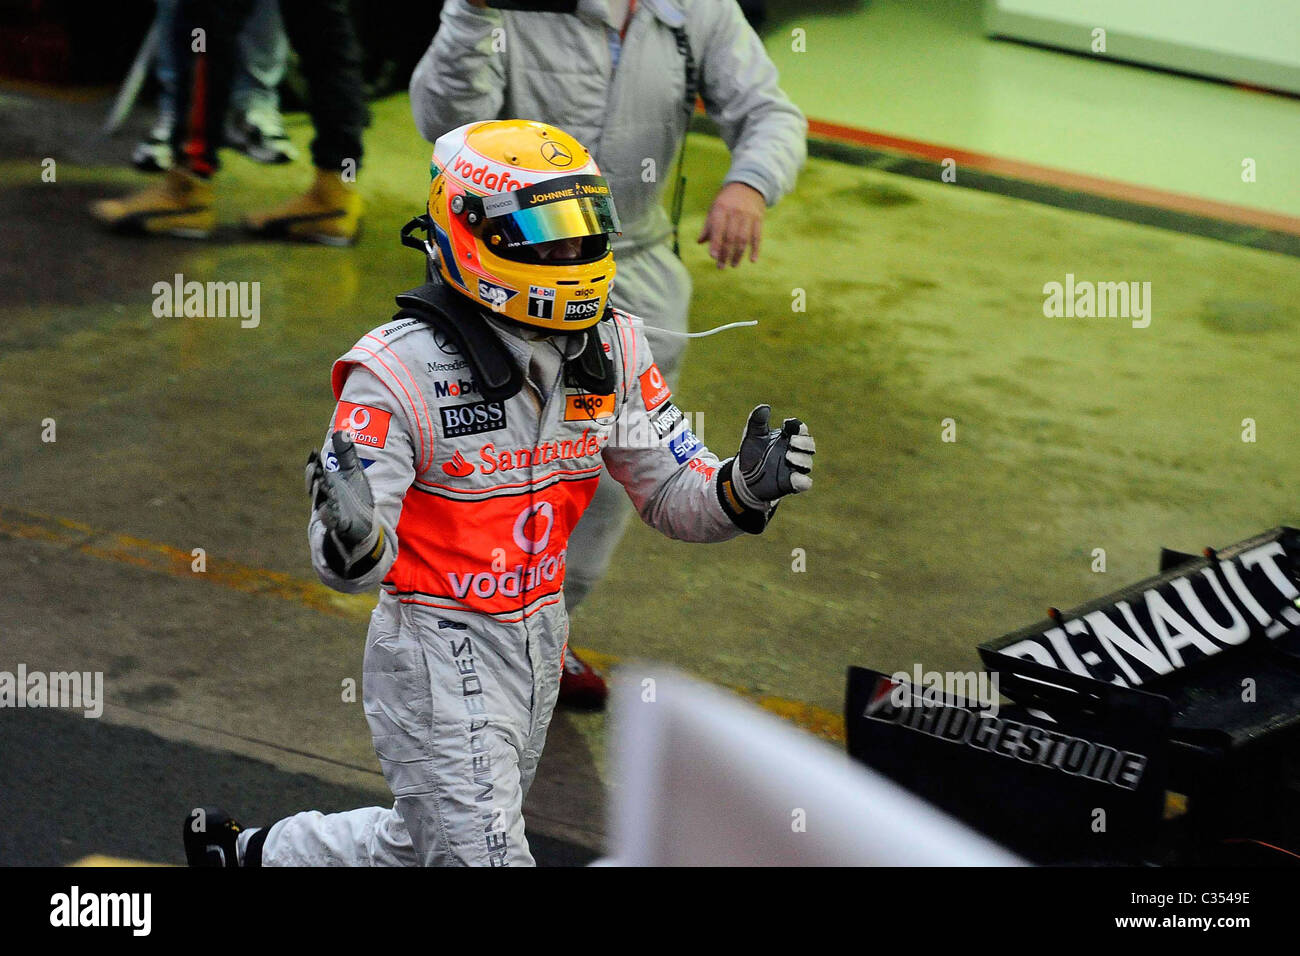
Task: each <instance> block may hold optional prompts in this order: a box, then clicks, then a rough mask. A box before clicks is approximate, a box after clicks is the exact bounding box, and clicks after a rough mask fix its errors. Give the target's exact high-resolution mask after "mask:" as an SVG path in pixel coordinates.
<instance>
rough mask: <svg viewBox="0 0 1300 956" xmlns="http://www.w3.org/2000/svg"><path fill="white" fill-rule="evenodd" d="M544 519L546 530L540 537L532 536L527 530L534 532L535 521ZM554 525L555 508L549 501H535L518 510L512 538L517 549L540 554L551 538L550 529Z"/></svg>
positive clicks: (525, 552)
mask: <svg viewBox="0 0 1300 956" xmlns="http://www.w3.org/2000/svg"><path fill="white" fill-rule="evenodd" d="M541 519H545V521H546V530H545V531H543V532H542V534H541V537H538V538H533V537H530V536H529V532H530V531H533V532H536V530H537V528H536V525H537V521H538V520H541ZM554 527H555V509H554V508H553V507H552V506H551V503H550V502H549V501H537V502H534V503H532V504H530V505H528V506H527V507H526V508H524V510H523V511H521V512H519V517H517V518H516V519H515V528H514V539H515V544H516V545H518V546H519V550H520V551H522V552H524V554H541V553H542V552H543V551H545V550H546V545H547V544H548V543H550V540H551V529H552V528H554Z"/></svg>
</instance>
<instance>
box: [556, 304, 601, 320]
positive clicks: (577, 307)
mask: <svg viewBox="0 0 1300 956" xmlns="http://www.w3.org/2000/svg"><path fill="white" fill-rule="evenodd" d="M599 313H600V300H599V299H591V300H590V301H587V302H570V303H569V304H568V305H566V306H565V307H564V320H565V321H566V322H577V321H581V320H583V319H594V318H595V317H596V316H597V315H598V314H599Z"/></svg>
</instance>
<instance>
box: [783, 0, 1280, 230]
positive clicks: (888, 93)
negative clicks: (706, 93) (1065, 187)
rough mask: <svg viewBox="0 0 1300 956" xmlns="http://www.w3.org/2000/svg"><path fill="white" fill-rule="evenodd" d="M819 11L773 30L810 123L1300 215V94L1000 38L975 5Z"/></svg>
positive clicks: (788, 82) (897, 1)
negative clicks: (1251, 166)
mask: <svg viewBox="0 0 1300 956" xmlns="http://www.w3.org/2000/svg"><path fill="white" fill-rule="evenodd" d="M817 8H818V10H819V11H824V12H818V13H816V14H814V13H812V12H811V11H810V10H809V7H808V6H807V5H804V4H798V3H795V2H793V0H781V2H778V3H775V4H773V5H772V19H771V24H770V26H769V29H768V30H766V31H765V41H766V44H767V49H768V51H769V53H770V54H771V56H772V58H773V60H774V61H775V62H776V65H777V67H778V69H779V70H780V73H781V83H782V86H783V87H784V88H785V89H786V91H787V92H788V93H789V94H790V96H791V97H792V98H793V99H794V100H795V102H797V103H798V104H799V105H800V106H801V107H802V108H803V109H804V111H805V112H806V113H807V114H808V115H809V116H810V117H814V118H816V119H821V120H827V121H830V122H834V123H840V124H844V125H847V126H855V127H859V128H863V129H868V130H872V131H874V132H880V133H886V134H889V135H893V136H899V137H904V138H908V139H916V140H922V141H924V142H929V143H938V144H942V145H945V146H952V147H955V148H961V149H967V150H973V151H976V152H983V153H989V154H992V155H995V156H1001V157H1006V158H1010V159H1016V160H1021V161H1024V162H1029V163H1035V164H1038V165H1042V166H1050V167H1054V168H1058V169H1064V170H1069V171H1071V172H1077V173H1085V174H1088V175H1092V176H1099V177H1103V178H1106V179H1113V180H1120V181H1122V182H1129V183H1136V184H1139V185H1143V186H1148V187H1152V188H1156V189H1162V190H1166V191H1170V192H1177V193H1186V194H1188V195H1192V196H1197V197H1201V198H1205V199H1212V200H1216V201H1219V202H1226V203H1234V204H1237V205H1242V206H1251V207H1255V208H1259V209H1267V210H1271V211H1274V212H1281V213H1285V214H1288V215H1300V175H1297V173H1300V100H1297V99H1294V98H1288V97H1283V96H1277V95H1271V94H1264V93H1256V92H1252V91H1248V90H1240V89H1235V88H1233V87H1231V86H1228V85H1225V84H1221V83H1215V82H1210V81H1205V80H1198V79H1193V78H1190V77H1183V76H1175V75H1171V74H1166V73H1160V72H1157V71H1154V70H1149V69H1144V68H1142V67H1137V66H1128V65H1122V64H1117V63H1113V62H1107V61H1102V60H1094V59H1090V58H1088V57H1083V56H1072V55H1069V54H1066V53H1062V52H1058V51H1055V50H1046V49H1038V48H1033V47H1029V46H1024V45H1021V44H1016V43H1011V42H1007V41H999V40H990V39H988V38H986V37H985V36H984V35H983V23H982V13H981V11H982V9H983V7H982V4H981V3H980V2H977V0H874V2H869V3H861V2H851V0H850V2H835V3H830V4H818V5H817ZM796 29H800V30H803V31H804V41H805V51H804V52H795V51H794V49H793V45H794V42H795V37H794V36H793V35H792V31H793V30H796ZM1246 158H1250V159H1254V160H1255V162H1256V181H1255V182H1254V183H1246V182H1243V181H1242V160H1243V159H1246Z"/></svg>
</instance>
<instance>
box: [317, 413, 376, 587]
mask: <svg viewBox="0 0 1300 956" xmlns="http://www.w3.org/2000/svg"><path fill="white" fill-rule="evenodd" d="M330 443H331V445H332V446H333V448H334V451H333V454H326V456H325V459H324V460H322V459H321V457H320V455H319V454H317V453H316V452H314V451H313V452H312V453H311V454H310V455H308V456H307V470H306V479H307V494H309V495H310V496H311V500H312V507H313V508H314V509H315V511H316V513H317V515H318V516H319V517H320V520H321V523H322V524H324V525H325V543H324V551H325V563H326V564H328V565H329V567H330V569H331V570H332V571H333V572H334V573H335V574H338V575H339V576H341V577H344V578H359V577H361V576H362V575H363V574H365V573H366V572H367V571H369V570H370V569H371V568H373V567H374V566H375V565H376V564H378V563H379V560H380V559H381V558H382V557H383V556H384V549H385V547H386V546H387V543H388V542H387V541H386V539H385V536H384V529H383V526H382V525H381V524H380V523H379V521H378V520H377V519H376V517H375V498H374V495H373V494H372V493H371V490H370V482H369V481H368V480H367V479H366V473H365V470H364V469H363V468H362V467H361V462H360V460H359V459H358V458H357V449H356V446H355V445H354V444H353V443H352V438H351V437H350V436H349V435H348V433H347V432H345V431H336V432H335V433H334V434H333V435H332V436H330Z"/></svg>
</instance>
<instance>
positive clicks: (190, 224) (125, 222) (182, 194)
mask: <svg viewBox="0 0 1300 956" xmlns="http://www.w3.org/2000/svg"><path fill="white" fill-rule="evenodd" d="M90 214H91V215H92V216H94V217H95V218H96V219H97V220H99V221H100V222H101V223H103V224H104V225H105V226H108V227H109V228H110V229H114V230H117V231H119V232H142V233H145V234H146V235H151V236H179V237H181V238H182V239H204V238H206V237H207V235H208V233H210V232H211V231H212V227H213V226H214V225H216V221H217V220H216V214H215V213H214V212H213V211H212V183H210V182H209V181H208V180H206V179H202V178H200V177H199V176H196V175H194V174H193V173H192V172H190V171H189V170H188V169H179V168H175V169H169V170H168V171H167V175H165V176H164V177H163V178H162V181H161V182H158V183H155V184H154V185H152V186H146V187H145V188H144V189H141V190H140V191H139V192H134V193H131V194H130V195H129V196H123V197H122V198H120V199H101V200H99V201H98V202H93V203H91V204H90Z"/></svg>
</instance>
